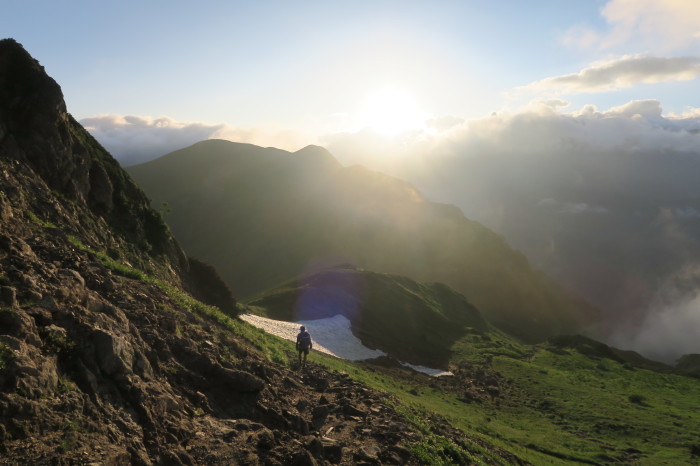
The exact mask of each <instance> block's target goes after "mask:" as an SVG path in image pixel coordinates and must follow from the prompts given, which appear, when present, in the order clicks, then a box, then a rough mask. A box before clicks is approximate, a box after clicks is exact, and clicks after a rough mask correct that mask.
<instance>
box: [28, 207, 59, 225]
mask: <svg viewBox="0 0 700 466" xmlns="http://www.w3.org/2000/svg"><path fill="white" fill-rule="evenodd" d="M25 213H26V214H27V217H29V220H31V221H32V222H34V223H36V224H37V225H39V226H40V227H42V228H57V227H56V225H55V224H53V223H51V222H49V221H46V220H42V219H40V218H39V217H37V216H36V215H35V214H34V212H32V211H31V210H27V211H25Z"/></svg>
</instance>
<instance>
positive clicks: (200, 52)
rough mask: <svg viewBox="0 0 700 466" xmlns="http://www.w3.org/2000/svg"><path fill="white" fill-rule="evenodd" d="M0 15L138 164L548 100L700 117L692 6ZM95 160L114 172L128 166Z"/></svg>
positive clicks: (385, 5) (84, 6)
mask: <svg viewBox="0 0 700 466" xmlns="http://www.w3.org/2000/svg"><path fill="white" fill-rule="evenodd" d="M0 8H1V10H2V12H3V14H2V15H0V31H2V35H3V36H5V37H13V38H14V39H16V40H18V41H19V42H20V43H22V44H23V45H24V46H25V48H26V49H27V50H28V51H29V52H30V53H31V54H32V55H33V56H34V57H35V58H37V59H38V60H39V61H40V62H41V63H42V64H43V65H44V66H45V67H46V69H47V71H48V72H49V74H50V75H51V76H53V77H54V78H55V79H56V80H57V81H58V82H59V84H60V85H61V86H62V88H63V91H64V94H65V97H66V101H67V102H68V107H69V111H70V112H71V113H72V114H73V115H74V116H75V117H76V118H78V119H79V120H83V119H87V118H92V120H90V121H91V122H92V124H93V125H92V128H93V131H94V132H95V133H97V134H100V135H101V136H102V138H103V139H104V140H106V141H110V139H109V138H110V136H112V137H114V138H115V139H120V140H122V141H123V140H124V139H131V140H132V141H134V144H135V145H139V146H143V144H144V143H148V144H152V145H153V147H154V149H153V150H156V147H158V143H159V141H160V140H162V139H172V138H173V136H174V133H180V134H182V133H189V134H185V135H184V136H181V137H180V138H175V139H176V141H177V142H178V143H179V142H180V139H181V140H182V142H190V141H191V140H195V141H196V140H197V138H199V139H202V138H204V137H211V136H212V135H216V136H219V137H225V138H229V139H233V140H239V141H250V142H254V143H258V144H261V145H269V146H276V147H281V148H284V149H289V150H295V149H299V148H301V147H303V146H305V145H307V144H310V143H320V144H324V143H326V142H327V136H328V135H333V134H335V133H339V132H348V131H349V132H353V131H358V130H360V129H362V128H365V127H366V128H370V129H373V130H376V131H377V132H379V133H380V134H384V135H387V134H388V135H395V134H396V133H398V132H400V131H402V130H406V129H423V128H425V125H424V123H425V121H426V120H430V119H440V118H444V117H453V118H458V119H465V120H470V119H478V118H482V117H484V116H487V115H490V114H492V113H494V112H497V113H499V112H504V111H516V110H518V109H521V108H524V107H525V106H526V105H528V104H529V103H531V102H536V101H538V100H544V101H547V100H550V101H551V100H552V99H556V100H560V101H561V107H562V108H563V109H565V111H566V112H571V111H577V110H580V109H582V108H583V107H584V106H585V105H595V106H596V107H597V108H599V109H609V108H611V107H615V106H619V105H623V104H625V103H627V102H629V101H631V100H646V99H655V100H658V101H659V102H661V105H662V107H663V111H664V113H666V114H676V115H681V114H683V113H686V112H691V111H693V109H695V108H697V107H700V102H698V99H699V98H700V97H698V96H700V92H698V91H699V90H700V89H699V84H698V82H699V81H698V79H697V77H698V75H700V58H698V55H699V54H698V53H697V51H698V46H699V45H700V33H699V32H698V31H700V4H698V3H697V2H695V1H694V0H666V1H662V0H540V1H529V2H522V1H519V0H504V1H493V2H485V1H468V0H461V1H447V0H439V1H430V2H428V1H361V0H360V1H337V2H322V1H318V2H314V1H298V2H283V1H262V2H236V1H201V2H196V3H195V2H185V1H172V0H171V1H167V2H166V1H158V0H153V1H148V2H142V1H138V2H136V1H118V2H117V1H101V2H94V1H83V0H66V1H61V2H56V1H53V0H0ZM564 102H566V103H564ZM96 117H99V118H100V119H99V120H95V118H96ZM127 117H128V118H127ZM389 120H393V121H394V123H391V122H389ZM124 132H127V133H129V134H130V135H131V138H123V137H121V136H122V133H124ZM110 142H111V141H110ZM192 142H194V141H192ZM122 144H128V143H127V142H122ZM325 145H327V144H325ZM108 148H109V145H108ZM111 148H112V149H113V151H114V152H116V154H115V155H117V156H118V157H119V156H121V155H122V154H121V152H122V151H124V150H127V149H126V148H124V149H122V148H121V147H120V146H119V144H118V143H116V142H111ZM127 152H128V150H127ZM158 155H160V154H158Z"/></svg>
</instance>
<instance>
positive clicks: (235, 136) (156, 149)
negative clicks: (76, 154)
mask: <svg viewBox="0 0 700 466" xmlns="http://www.w3.org/2000/svg"><path fill="white" fill-rule="evenodd" d="M80 123H81V124H82V125H83V126H84V127H85V128H86V129H87V130H88V131H89V132H90V133H91V134H92V135H93V136H94V137H95V139H97V140H98V141H99V142H100V144H102V145H103V146H104V147H105V148H106V149H107V150H108V151H109V152H110V153H111V154H112V155H113V156H114V157H115V158H116V159H117V160H118V161H119V163H121V165H122V166H125V167H128V166H130V165H136V164H139V163H144V162H148V161H149V160H153V159H155V158H158V157H160V156H162V155H165V154H167V153H169V152H172V151H174V150H178V149H182V148H183V147H187V146H190V145H192V144H194V143H196V142H199V141H202V140H205V139H229V140H232V141H236V142H247V143H250V144H256V145H261V146H274V147H278V148H281V149H288V150H297V149H299V148H301V147H304V146H305V145H307V144H308V143H306V142H305V141H306V140H308V136H307V135H305V134H302V133H300V132H298V131H293V130H282V129H276V128H262V129H260V128H257V129H256V128H238V127H233V126H230V125H226V124H221V123H220V124H210V123H202V122H181V121H176V120H174V119H172V118H170V117H167V116H161V117H158V118H153V117H149V116H134V115H99V116H96V117H90V118H84V119H82V120H80Z"/></svg>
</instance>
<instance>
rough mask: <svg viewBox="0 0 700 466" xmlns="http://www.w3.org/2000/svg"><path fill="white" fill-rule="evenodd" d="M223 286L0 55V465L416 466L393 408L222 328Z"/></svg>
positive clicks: (18, 58) (37, 77)
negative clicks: (279, 359) (277, 359)
mask: <svg viewBox="0 0 700 466" xmlns="http://www.w3.org/2000/svg"><path fill="white" fill-rule="evenodd" d="M217 277H218V276H217V274H216V273H215V271H213V269H211V267H208V266H206V264H202V263H199V262H194V261H188V259H187V257H186V256H185V254H183V253H182V251H181V249H180V248H179V246H178V245H177V243H176V242H175V241H174V240H173V238H172V237H171V236H170V234H169V231H168V228H167V227H166V226H165V224H164V223H163V222H162V220H161V217H160V216H159V215H158V213H156V212H154V211H153V210H151V209H150V208H149V207H148V200H147V199H146V197H145V196H144V195H143V193H142V192H141V190H140V189H139V188H138V187H137V186H136V185H135V184H134V183H133V182H132V181H131V180H130V179H129V177H128V176H127V175H126V174H125V173H124V172H123V171H122V170H121V169H120V168H119V166H118V165H117V164H116V162H115V161H114V159H112V157H111V156H110V155H109V154H107V153H106V152H105V151H104V149H102V148H101V147H100V146H99V144H97V143H96V142H95V141H94V140H93V139H92V138H91V137H90V135H89V134H87V133H86V132H85V131H84V130H83V128H81V127H80V126H79V125H78V124H77V123H76V122H75V120H74V119H73V118H72V117H71V116H70V115H69V114H68V113H67V112H66V107H65V104H64V102H63V98H62V95H61V91H60V88H59V86H58V85H57V84H56V83H55V82H54V81H53V80H52V79H51V78H49V77H48V76H47V75H46V73H45V72H44V70H43V68H42V67H41V66H40V65H39V64H38V62H37V61H36V60H34V59H33V58H31V57H30V56H29V54H28V53H27V52H26V51H25V50H24V49H23V48H22V47H21V46H20V45H19V44H17V43H16V42H14V41H12V40H4V41H0V291H1V293H0V300H1V302H0V464H110V465H116V464H125V465H126V464H300V465H301V464H303V465H314V464H351V463H366V464H378V463H388V464H404V463H408V464H411V463H416V462H417V460H416V459H415V457H414V456H413V455H414V453H413V451H414V450H412V449H411V446H412V445H415V444H416V443H417V442H420V441H422V440H423V438H424V437H425V435H426V433H425V432H421V431H420V430H419V429H418V428H416V427H414V426H413V425H412V424H410V423H407V422H406V421H405V419H404V417H403V416H402V415H399V414H397V413H396V411H395V410H394V409H393V408H392V404H391V400H387V399H386V396H384V395H382V394H381V393H379V392H376V391H373V390H370V389H368V388H366V387H363V386H361V385H359V384H358V383H356V382H354V381H352V380H350V379H349V378H348V377H347V376H343V375H342V374H338V373H328V372H326V371H324V370H322V369H321V368H319V367H317V366H314V365H312V366H311V367H310V368H308V369H307V370H306V371H305V372H296V371H292V370H291V369H290V368H288V367H286V366H284V365H279V364H274V363H272V362H270V361H269V360H268V359H267V358H266V357H265V356H263V354H262V353H261V352H260V351H259V350H258V349H256V347H255V345H254V344H253V343H251V341H250V340H247V339H245V338H243V337H242V336H240V335H237V334H236V333H234V332H232V331H231V325H232V323H236V322H237V323H236V324H235V325H239V326H242V325H243V324H242V323H240V322H238V321H236V320H235V317H234V314H233V313H232V311H231V309H232V308H233V305H232V303H231V298H230V294H229V293H228V292H227V290H226V289H225V287H223V286H222V285H221V283H220V280H218V278H217ZM185 289H188V290H189V291H191V292H193V294H195V295H198V296H199V297H204V298H207V297H210V298H211V301H212V302H218V303H219V304H220V305H221V307H222V308H224V309H226V308H227V307H228V308H229V310H228V316H226V315H225V314H224V312H223V311H220V310H215V309H214V308H211V307H206V306H204V305H203V304H201V303H199V302H197V301H194V300H193V299H192V298H191V297H189V295H188V294H186V293H185V291H184V290H185ZM212 296H213V297H212ZM212 315H214V316H216V317H217V320H212V319H211V316H212ZM227 322H228V323H229V325H228V326H226V325H223V324H225V323H227ZM222 323H223V324H222ZM241 328H243V327H241ZM430 435H431V436H432V437H435V435H440V436H441V437H443V438H444V439H449V440H448V442H449V444H450V445H455V444H461V445H465V444H464V443H463V439H464V435H463V434H457V433H456V431H454V430H453V429H451V428H450V427H449V426H447V425H445V426H444V427H443V428H441V430H439V431H436V432H432V433H430ZM472 443H473V442H472ZM465 448H466V446H465ZM505 458H509V457H508V455H505ZM509 461H510V460H508V459H506V460H504V462H509Z"/></svg>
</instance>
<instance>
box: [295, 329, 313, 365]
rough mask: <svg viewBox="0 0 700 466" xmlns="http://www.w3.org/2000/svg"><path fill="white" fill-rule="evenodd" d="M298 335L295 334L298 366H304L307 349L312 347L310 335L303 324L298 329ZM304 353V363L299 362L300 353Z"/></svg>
mask: <svg viewBox="0 0 700 466" xmlns="http://www.w3.org/2000/svg"><path fill="white" fill-rule="evenodd" d="M299 330H300V331H299V335H297V351H299V366H306V356H307V355H308V354H309V350H310V349H311V348H313V346H314V345H313V344H312V343H311V335H309V332H307V331H306V327H304V326H303V325H302V326H301V328H300V329H299ZM302 354H303V355H304V363H303V364H302V362H301V355H302Z"/></svg>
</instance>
